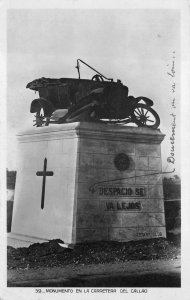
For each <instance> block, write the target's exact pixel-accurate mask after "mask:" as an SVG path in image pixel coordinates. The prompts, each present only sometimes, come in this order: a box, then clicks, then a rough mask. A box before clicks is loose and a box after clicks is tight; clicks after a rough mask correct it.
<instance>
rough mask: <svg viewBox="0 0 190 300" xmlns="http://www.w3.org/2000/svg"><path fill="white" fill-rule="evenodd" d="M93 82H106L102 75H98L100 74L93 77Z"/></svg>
mask: <svg viewBox="0 0 190 300" xmlns="http://www.w3.org/2000/svg"><path fill="white" fill-rule="evenodd" d="M92 80H93V81H104V79H103V77H102V76H101V75H98V74H96V75H94V76H93V77H92Z"/></svg>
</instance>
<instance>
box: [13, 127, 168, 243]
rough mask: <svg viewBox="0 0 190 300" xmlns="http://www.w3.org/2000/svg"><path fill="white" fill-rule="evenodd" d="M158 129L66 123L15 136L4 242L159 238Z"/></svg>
mask: <svg viewBox="0 0 190 300" xmlns="http://www.w3.org/2000/svg"><path fill="white" fill-rule="evenodd" d="M163 138H164V135H163V134H162V133H161V132H160V130H158V129H150V128H146V127H141V128H137V127H130V126H119V125H109V126H108V125H106V124H101V123H93V122H73V123H68V124H60V125H52V126H45V127H38V128H33V129H31V130H27V131H25V132H23V133H20V134H19V135H18V140H19V147H20V156H19V157H20V161H19V168H18V170H17V179H16V190H15V200H14V209H13V220H12V229H11V234H10V235H9V244H11V242H12V243H13V244H14V245H16V244H18V245H19V246H24V245H29V244H32V243H34V242H43V241H47V240H51V239H61V240H62V241H64V243H65V244H76V243H82V242H94V241H121V242H123V241H131V240H138V239H149V238H157V237H166V231H165V216H164V203H163V188H162V178H161V174H160V172H161V171H162V162H161V142H162V140H163Z"/></svg>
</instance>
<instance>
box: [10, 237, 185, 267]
mask: <svg viewBox="0 0 190 300" xmlns="http://www.w3.org/2000/svg"><path fill="white" fill-rule="evenodd" d="M60 242H61V241H60V240H51V241H49V242H48V243H42V244H39V243H37V244H33V245H31V246H29V247H28V248H18V249H15V248H13V247H10V246H8V252H7V265H8V269H9V270H10V269H20V270H21V269H23V270H29V269H38V268H43V267H48V268H52V267H60V266H64V267H66V266H69V265H70V266H73V265H79V266H80V265H81V266H85V265H95V264H105V263H110V262H112V263H114V262H115V263H120V262H127V261H136V260H151V261H152V260H160V259H164V260H173V259H176V258H178V257H179V256H180V239H179V238H178V239H173V238H172V239H171V238H169V239H164V238H159V239H150V240H144V241H132V242H125V243H118V242H96V243H85V244H79V245H77V246H76V247H75V248H74V249H69V248H63V247H61V246H60V245H59V243H60Z"/></svg>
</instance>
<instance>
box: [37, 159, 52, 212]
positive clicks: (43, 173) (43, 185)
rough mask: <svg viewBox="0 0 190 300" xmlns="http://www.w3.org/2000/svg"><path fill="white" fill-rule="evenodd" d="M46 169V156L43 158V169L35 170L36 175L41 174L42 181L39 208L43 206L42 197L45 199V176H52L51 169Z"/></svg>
mask: <svg viewBox="0 0 190 300" xmlns="http://www.w3.org/2000/svg"><path fill="white" fill-rule="evenodd" d="M46 169H47V158H44V169H43V171H37V172H36V175H37V176H43V181H42V196H41V209H43V208H44V199H45V186H46V176H53V172H52V171H46Z"/></svg>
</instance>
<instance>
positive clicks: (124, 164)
mask: <svg viewBox="0 0 190 300" xmlns="http://www.w3.org/2000/svg"><path fill="white" fill-rule="evenodd" d="M114 164H115V166H116V168H117V169H118V170H119V171H125V170H127V169H128V168H129V165H130V160H129V157H128V156H127V155H126V154H125V153H119V154H117V155H116V157H115V159H114Z"/></svg>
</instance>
